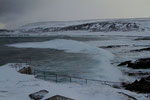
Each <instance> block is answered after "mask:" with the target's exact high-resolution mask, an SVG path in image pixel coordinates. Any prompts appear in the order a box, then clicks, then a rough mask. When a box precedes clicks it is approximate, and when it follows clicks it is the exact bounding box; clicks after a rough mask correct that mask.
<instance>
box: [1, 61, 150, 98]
mask: <svg viewBox="0 0 150 100" xmlns="http://www.w3.org/2000/svg"><path fill="white" fill-rule="evenodd" d="M8 73H9V74H8ZM42 89H45V90H48V91H49V94H47V95H46V97H45V99H46V98H49V97H51V96H54V95H62V96H67V97H70V98H73V99H75V100H127V99H129V100H132V98H130V97H128V96H127V95H124V94H128V95H130V96H133V97H135V98H138V100H148V99H146V98H145V96H144V95H142V94H136V93H133V92H129V91H125V90H122V89H115V88H112V87H109V86H105V85H101V84H94V85H93V84H88V85H79V84H73V83H72V84H60V83H57V84H56V83H52V82H46V81H43V80H39V79H35V78H34V77H33V76H32V75H31V76H30V75H23V74H20V73H18V72H16V70H15V68H13V67H12V64H7V65H3V66H1V67H0V100H30V98H29V96H28V95H29V94H30V93H33V92H36V91H39V90H42ZM43 100H44V99H43Z"/></svg>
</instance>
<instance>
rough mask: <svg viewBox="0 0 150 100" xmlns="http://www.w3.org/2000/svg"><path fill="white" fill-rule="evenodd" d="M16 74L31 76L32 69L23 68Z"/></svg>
mask: <svg viewBox="0 0 150 100" xmlns="http://www.w3.org/2000/svg"><path fill="white" fill-rule="evenodd" d="M18 72H20V73H21V74H32V69H31V67H23V68H22V69H20V70H19V71H18Z"/></svg>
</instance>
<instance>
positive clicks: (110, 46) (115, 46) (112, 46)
mask: <svg viewBox="0 0 150 100" xmlns="http://www.w3.org/2000/svg"><path fill="white" fill-rule="evenodd" d="M125 46H128V45H109V46H101V47H100V48H120V47H125Z"/></svg>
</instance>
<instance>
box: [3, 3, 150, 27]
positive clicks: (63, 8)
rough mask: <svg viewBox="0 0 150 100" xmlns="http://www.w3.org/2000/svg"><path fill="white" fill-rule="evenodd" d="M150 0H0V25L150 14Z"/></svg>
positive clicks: (139, 16)
mask: <svg viewBox="0 0 150 100" xmlns="http://www.w3.org/2000/svg"><path fill="white" fill-rule="evenodd" d="M149 12H150V0H0V28H4V27H5V28H16V27H18V26H21V25H23V24H26V23H32V22H39V21H60V20H61V21H63V20H82V19H107V18H141V17H150V13H149Z"/></svg>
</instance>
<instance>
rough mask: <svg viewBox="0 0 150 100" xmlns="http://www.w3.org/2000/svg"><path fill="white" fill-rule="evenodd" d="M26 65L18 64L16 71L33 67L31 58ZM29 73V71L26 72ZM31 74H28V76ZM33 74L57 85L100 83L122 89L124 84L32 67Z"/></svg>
mask: <svg viewBox="0 0 150 100" xmlns="http://www.w3.org/2000/svg"><path fill="white" fill-rule="evenodd" d="M25 62H26V63H24V64H22V63H16V64H15V65H14V67H15V68H16V70H20V69H22V68H24V66H26V67H31V58H29V59H26V60H25ZM26 71H28V70H26ZM28 73H29V72H27V74H28ZM32 74H33V75H34V77H35V78H39V79H43V80H47V81H53V82H56V83H59V82H70V83H79V84H90V83H95V82H96V83H100V84H103V85H109V86H113V87H116V88H117V87H121V86H122V82H113V81H105V80H96V79H89V78H81V77H76V76H71V75H62V74H56V73H52V72H48V71H42V70H38V69H35V68H33V67H32Z"/></svg>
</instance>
